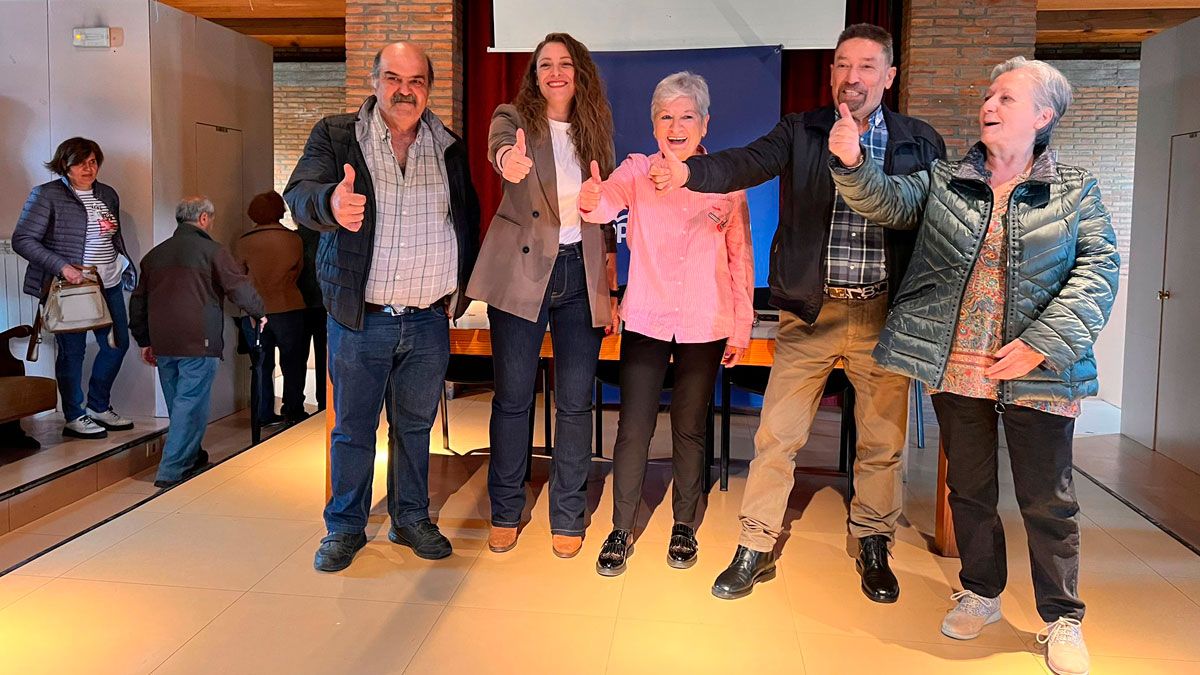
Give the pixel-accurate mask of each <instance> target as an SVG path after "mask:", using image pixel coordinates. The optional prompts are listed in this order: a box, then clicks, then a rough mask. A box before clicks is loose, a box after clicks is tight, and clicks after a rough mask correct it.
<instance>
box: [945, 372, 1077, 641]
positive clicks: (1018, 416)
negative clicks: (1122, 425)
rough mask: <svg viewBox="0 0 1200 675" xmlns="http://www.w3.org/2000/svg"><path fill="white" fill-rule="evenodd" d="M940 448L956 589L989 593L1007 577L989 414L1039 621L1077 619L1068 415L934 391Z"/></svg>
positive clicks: (1071, 426)
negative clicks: (957, 565)
mask: <svg viewBox="0 0 1200 675" xmlns="http://www.w3.org/2000/svg"><path fill="white" fill-rule="evenodd" d="M933 408H934V410H935V411H936V413H937V419H938V425H939V426H940V427H941V438H942V445H943V447H944V448H945V451H946V461H947V470H946V484H947V486H948V487H949V488H950V509H951V512H952V515H953V517H954V537H955V540H956V541H957V542H958V553H959V556H960V558H961V561H962V572H961V573H960V574H959V580H960V581H961V582H962V585H963V588H965V589H967V590H969V591H972V592H974V593H977V594H979V595H982V596H984V597H986V598H995V597H998V596H999V595H1000V592H1001V591H1003V590H1004V586H1005V584H1006V583H1007V581H1008V565H1007V558H1006V557H1005V549H1004V528H1003V526H1002V525H1001V522H1000V516H999V514H997V512H996V503H997V500H998V499H999V491H1000V490H999V485H998V484H997V479H996V469H997V452H998V448H999V438H998V431H997V424H996V422H997V418H999V419H1000V421H1002V422H1003V423H1004V437H1005V439H1006V440H1007V442H1008V454H1009V458H1010V460H1011V464H1012V473H1013V483H1014V485H1015V487H1016V495H1017V504H1018V505H1019V506H1020V508H1021V518H1022V520H1024V522H1025V531H1026V533H1027V534H1028V538H1029V561H1030V564H1031V566H1032V568H1033V591H1034V596H1035V599H1036V601H1037V609H1038V614H1039V615H1040V616H1041V617H1042V620H1043V621H1046V622H1051V621H1055V620H1057V619H1058V618H1060V617H1064V616H1065V617H1069V618H1072V619H1080V620H1082V619H1083V612H1084V606H1083V602H1082V601H1081V600H1080V599H1079V591H1078V589H1079V503H1078V502H1077V501H1076V500H1075V484H1074V482H1073V479H1072V475H1071V439H1072V435H1073V434H1074V430H1075V420H1074V419H1072V418H1070V417H1063V416H1061V415H1052V414H1050V413H1045V412H1042V411H1040V410H1034V409H1033V408H1026V407H1023V406H1015V405H1010V406H1007V407H1006V408H1005V409H1004V413H1003V414H1001V413H998V412H997V411H996V402H995V401H991V400H987V399H981V398H968V397H966V396H959V395H957V394H945V393H942V394H934V395H933Z"/></svg>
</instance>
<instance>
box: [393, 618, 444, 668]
mask: <svg viewBox="0 0 1200 675" xmlns="http://www.w3.org/2000/svg"><path fill="white" fill-rule="evenodd" d="M447 607H449V605H442V606H441V609H439V610H438V613H437V616H436V617H434V619H433V621H431V622H430V623H429V628H427V629H425V634H424V635H423V636H421V641H420V642H419V643H418V644H417V648H416V649H414V650H413V652H412V654H409V656H408V660H407V661H405V662H404V667H403V668H402V669H401V670H399V671H397V672H398V673H400V675H407V673H408V669H409V668H410V667H412V664H413V660H414V659H416V658H417V654H419V653H421V650H422V649H424V648H425V643H426V641H428V640H429V636H430V635H432V634H433V629H434V628H437V625H438V624H439V623H441V622H442V617H444V616H446V608H447Z"/></svg>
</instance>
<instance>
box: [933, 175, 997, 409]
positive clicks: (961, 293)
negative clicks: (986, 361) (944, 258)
mask: <svg viewBox="0 0 1200 675" xmlns="http://www.w3.org/2000/svg"><path fill="white" fill-rule="evenodd" d="M977 182H978V181H977ZM984 187H986V188H988V191H989V192H990V191H991V186H989V185H987V184H986V183H984ZM994 197H995V195H991V196H989V197H988V210H987V215H986V216H984V218H983V235H982V236H980V237H979V239H978V241H977V242H976V243H975V251H974V253H973V254H972V255H971V265H970V266H969V267H968V268H967V274H966V276H965V277H964V278H963V281H962V285H961V286H959V289H958V304H957V306H958V311H956V312H955V313H954V322H953V323H951V324H950V335H949V338H948V340H947V341H946V352H945V359H946V360H945V361H943V362H942V365H941V367H940V368H941V372H939V373H938V381H937V386H936V387H934V389H939V390H940V389H941V388H942V385H943V384H945V380H946V367H947V366H948V365H949V362H950V352H951V351H952V350H953V349H954V336H955V335H956V334H957V333H958V315H959V312H961V311H962V303H963V298H965V297H966V296H967V283H969V282H970V281H971V270H974V269H975V263H977V262H978V261H979V252H980V251H981V250H983V240H984V239H985V238H987V231H988V226H989V224H990V223H991V220H992V209H993V207H994V206H995V204H994V203H993V201H992V200H993V198H994Z"/></svg>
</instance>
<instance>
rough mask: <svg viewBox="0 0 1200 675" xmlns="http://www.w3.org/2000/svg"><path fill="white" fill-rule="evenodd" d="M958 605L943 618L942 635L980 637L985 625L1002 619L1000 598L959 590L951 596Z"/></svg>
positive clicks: (969, 638)
mask: <svg viewBox="0 0 1200 675" xmlns="http://www.w3.org/2000/svg"><path fill="white" fill-rule="evenodd" d="M950 599H951V600H957V601H958V605H957V606H956V607H955V608H954V609H952V610H950V611H949V612H947V613H946V618H944V619H942V635H945V636H946V637H952V638H954V639H955V640H971V639H974V638H976V637H979V633H980V632H981V631H983V627H984V626H986V625H988V624H989V623H996V622H997V621H999V620H1000V598H985V597H983V596H982V595H976V594H975V593H972V592H971V591H959V592H957V593H955V594H954V595H952V596H950Z"/></svg>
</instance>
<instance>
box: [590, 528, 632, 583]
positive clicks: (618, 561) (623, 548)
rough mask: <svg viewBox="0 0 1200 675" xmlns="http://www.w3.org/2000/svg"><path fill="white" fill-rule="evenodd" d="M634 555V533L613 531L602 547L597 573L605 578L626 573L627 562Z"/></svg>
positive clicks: (619, 530)
mask: <svg viewBox="0 0 1200 675" xmlns="http://www.w3.org/2000/svg"><path fill="white" fill-rule="evenodd" d="M631 553H633V532H631V531H630V530H621V529H617V530H613V531H612V532H610V533H609V534H608V538H607V539H605V540H604V544H603V545H602V546H601V547H600V557H599V558H597V559H596V572H597V573H599V574H600V575H601V576H605V577H617V576H620V575H621V574H623V573H624V572H625V561H626V560H627V559H628V558H629V555H630V554H631Z"/></svg>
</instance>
